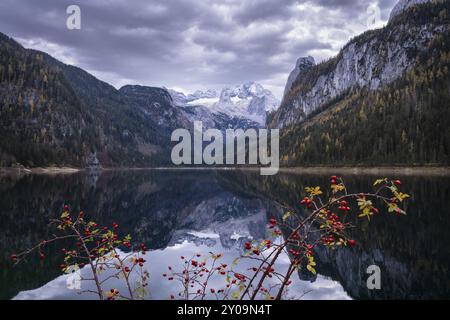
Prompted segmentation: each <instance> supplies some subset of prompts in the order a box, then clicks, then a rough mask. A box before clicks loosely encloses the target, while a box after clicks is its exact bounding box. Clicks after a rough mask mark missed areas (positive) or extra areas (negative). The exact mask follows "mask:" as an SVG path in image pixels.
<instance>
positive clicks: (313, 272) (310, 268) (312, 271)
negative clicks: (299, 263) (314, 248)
mask: <svg viewBox="0 0 450 320" xmlns="http://www.w3.org/2000/svg"><path fill="white" fill-rule="evenodd" d="M306 269H308V270H309V272H311V273H312V274H316V273H317V272H316V269H314V268H313V267H312V266H311V265H309V264H308V265H307V266H306Z"/></svg>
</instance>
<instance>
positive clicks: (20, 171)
mask: <svg viewBox="0 0 450 320" xmlns="http://www.w3.org/2000/svg"><path fill="white" fill-rule="evenodd" d="M150 170H155V171H214V170H215V171H259V170H260V167H212V166H211V167H209V166H204V167H195V166H192V167H121V168H99V169H95V170H93V171H92V172H99V173H101V172H112V171H150ZM84 171H86V172H91V171H89V169H86V168H75V167H36V168H25V167H5V168H0V175H10V174H12V175H25V174H43V175H63V174H75V173H79V172H84ZM279 173H285V174H286V173H287V174H303V175H314V174H346V175H358V174H365V175H391V174H392V175H439V176H450V167H449V166H446V165H442V166H438V165H421V166H414V165H413V166H399V165H392V166H385V165H383V166H302V167H281V168H280V169H279V172H278V174H279Z"/></svg>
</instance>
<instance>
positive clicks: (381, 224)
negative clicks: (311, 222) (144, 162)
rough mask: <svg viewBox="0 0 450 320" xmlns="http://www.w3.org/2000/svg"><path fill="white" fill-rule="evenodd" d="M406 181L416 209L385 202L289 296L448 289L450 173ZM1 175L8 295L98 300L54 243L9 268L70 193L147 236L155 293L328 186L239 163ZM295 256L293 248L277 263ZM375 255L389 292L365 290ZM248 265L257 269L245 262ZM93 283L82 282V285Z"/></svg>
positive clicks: (103, 217) (438, 294) (418, 293)
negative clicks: (74, 282)
mask: <svg viewBox="0 0 450 320" xmlns="http://www.w3.org/2000/svg"><path fill="white" fill-rule="evenodd" d="M344 178H345V180H346V181H347V185H348V188H349V189H350V190H352V191H368V190H371V185H372V183H373V180H375V179H376V178H377V177H375V176H361V175H359V176H352V175H349V176H344ZM401 179H402V181H403V182H404V186H405V187H404V189H405V192H407V193H409V194H411V195H412V198H411V199H410V200H409V205H408V207H407V211H408V216H405V217H403V216H402V217H396V216H392V215H388V214H387V213H385V212H381V214H380V216H378V217H376V218H375V219H373V220H372V221H371V223H370V224H367V223H366V222H361V223H360V230H361V231H358V232H355V234H354V236H355V238H356V239H358V243H360V244H361V245H360V246H358V247H357V248H354V249H342V250H337V251H328V250H317V251H316V260H317V262H318V266H317V271H318V273H319V275H318V276H317V277H311V275H310V274H296V275H294V279H293V280H294V283H293V285H292V287H291V288H290V290H289V292H288V298H298V297H300V296H303V294H305V293H306V295H304V296H303V297H302V298H303V299H346V298H353V299H372V298H375V299H377V298H378V299H379V298H385V299H404V298H410V299H411V298H412V299H417V298H448V296H449V292H450V283H449V277H448V267H449V249H448V243H449V240H450V239H449V238H450V237H449V235H448V231H447V230H448V225H449V224H448V223H449V222H450V221H449V220H450V215H449V212H448V211H449V208H450V206H449V202H450V200H449V199H450V195H449V185H450V179H449V178H448V177H424V176H420V177H413V176H407V177H401ZM0 181H1V184H0V188H1V193H0V218H1V221H2V224H1V225H0V232H1V233H0V234H1V235H0V237H1V242H0V246H1V250H0V252H1V256H0V259H1V260H0V265H1V266H2V269H3V272H2V273H1V275H0V298H2V299H10V298H13V297H16V298H18V299H95V296H93V295H92V294H91V295H90V294H82V295H79V294H77V293H76V292H75V291H74V290H69V289H67V287H66V279H65V277H66V276H61V273H60V272H59V270H58V267H57V266H58V265H59V264H60V262H61V260H62V256H61V254H60V253H59V250H58V248H56V247H49V248H48V254H47V256H48V257H49V258H48V259H47V260H46V261H45V262H40V261H38V259H30V260H29V261H28V262H27V263H23V264H21V265H19V266H16V267H12V266H11V264H10V262H9V261H8V256H9V254H10V253H11V252H16V251H20V250H23V249H24V248H27V247H29V246H31V245H32V244H34V243H37V242H39V241H41V240H42V239H44V238H46V237H49V236H51V232H52V230H50V229H49V228H48V221H49V219H50V218H52V217H57V216H58V214H59V213H60V211H61V208H62V206H63V204H64V203H68V204H70V206H71V208H72V209H73V210H74V211H77V210H83V211H85V212H86V215H88V216H89V218H91V219H93V220H95V221H96V222H98V223H99V224H100V225H105V224H106V225H109V224H111V223H112V222H117V223H118V224H119V225H120V230H121V232H123V233H124V234H127V233H130V234H131V235H132V236H133V239H134V240H135V242H138V243H140V242H143V243H145V244H146V246H147V247H148V248H149V249H151V251H150V252H149V253H148V254H147V255H148V256H147V258H146V260H147V261H148V262H147V264H148V269H149V271H150V275H151V277H150V288H149V289H150V290H149V291H150V296H149V297H148V298H151V299H167V298H168V297H169V296H170V294H176V293H177V292H178V290H174V288H173V284H171V283H168V282H167V281H164V279H163V278H162V276H161V275H162V273H164V272H165V271H166V270H167V266H169V265H174V266H177V264H178V265H179V264H180V261H179V260H180V259H179V257H180V255H184V256H189V255H190V254H196V253H201V254H203V255H205V254H208V252H215V253H223V254H224V257H223V259H224V260H223V261H224V263H227V262H228V263H231V261H232V260H233V259H234V258H235V257H237V256H239V254H240V253H241V252H242V247H243V244H244V243H245V242H246V241H248V240H249V239H263V238H266V237H267V235H268V231H267V229H266V222H267V219H268V218H270V217H273V216H277V217H279V216H280V215H281V214H282V213H283V210H284V209H282V206H283V207H288V208H291V209H292V210H295V211H297V212H298V213H299V214H302V212H301V211H299V210H300V207H299V206H298V199H299V198H300V197H301V196H302V194H303V192H304V191H303V190H304V187H306V186H315V185H321V186H323V187H325V186H327V185H328V177H327V176H319V175H308V176H305V175H303V176H300V175H294V174H281V173H280V174H278V175H276V176H271V177H261V176H259V174H258V173H257V172H254V173H252V172H240V171H239V172H237V171H236V172H235V171H231V172H228V171H226V172H224V171H186V172H183V171H120V172H104V173H102V174H101V175H99V176H97V175H88V174H83V173H81V174H75V175H57V176H44V175H28V176H24V177H20V178H18V177H11V176H9V177H2V178H1V180H0ZM287 264H288V257H287V256H284V257H282V259H280V261H279V263H278V268H280V269H283V268H284V267H287ZM372 264H376V265H378V266H379V267H380V268H381V271H382V280H381V282H382V287H381V290H368V289H367V286H366V279H367V274H366V269H367V267H368V266H369V265H372ZM239 267H242V268H243V269H245V268H248V266H247V265H245V263H243V264H242V266H241V265H240V266H239ZM83 272H86V270H84V271H83ZM221 281H224V280H223V279H222V280H221ZM88 285H89V284H88V283H87V282H83V289H86V288H87V287H88ZM214 285H216V287H220V284H219V283H217V284H214ZM222 285H223V283H222ZM117 286H119V284H117ZM180 289H181V288H180Z"/></svg>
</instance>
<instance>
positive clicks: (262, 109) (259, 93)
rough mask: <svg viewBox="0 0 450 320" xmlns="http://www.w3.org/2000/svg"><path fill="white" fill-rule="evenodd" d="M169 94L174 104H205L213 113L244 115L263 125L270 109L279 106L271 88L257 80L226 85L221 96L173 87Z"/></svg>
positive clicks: (209, 91) (245, 117)
mask: <svg viewBox="0 0 450 320" xmlns="http://www.w3.org/2000/svg"><path fill="white" fill-rule="evenodd" d="M170 94H171V95H172V99H173V100H174V102H175V104H177V105H179V106H181V107H185V106H203V107H206V108H208V109H209V110H210V111H211V112H212V113H214V114H219V113H223V114H226V115H228V116H230V117H238V118H244V119H248V120H251V121H254V122H257V123H259V124H260V125H264V124H265V122H266V115H267V112H270V111H273V110H276V109H277V108H278V106H279V105H280V101H279V100H278V99H277V98H276V97H275V96H274V95H273V94H272V93H271V92H270V91H269V90H267V89H265V88H264V87H263V86H262V85H261V84H259V83H256V82H247V83H244V84H241V85H238V86H235V87H228V88H224V89H222V91H221V92H220V95H219V94H217V91H215V90H206V91H202V90H198V91H196V92H194V93H193V94H189V95H187V96H185V95H184V94H180V93H179V92H176V91H173V90H170ZM183 96H184V98H183Z"/></svg>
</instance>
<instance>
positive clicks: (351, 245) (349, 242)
mask: <svg viewBox="0 0 450 320" xmlns="http://www.w3.org/2000/svg"><path fill="white" fill-rule="evenodd" d="M348 245H349V246H350V247H354V246H355V245H356V241H355V240H353V239H350V240H348Z"/></svg>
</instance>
